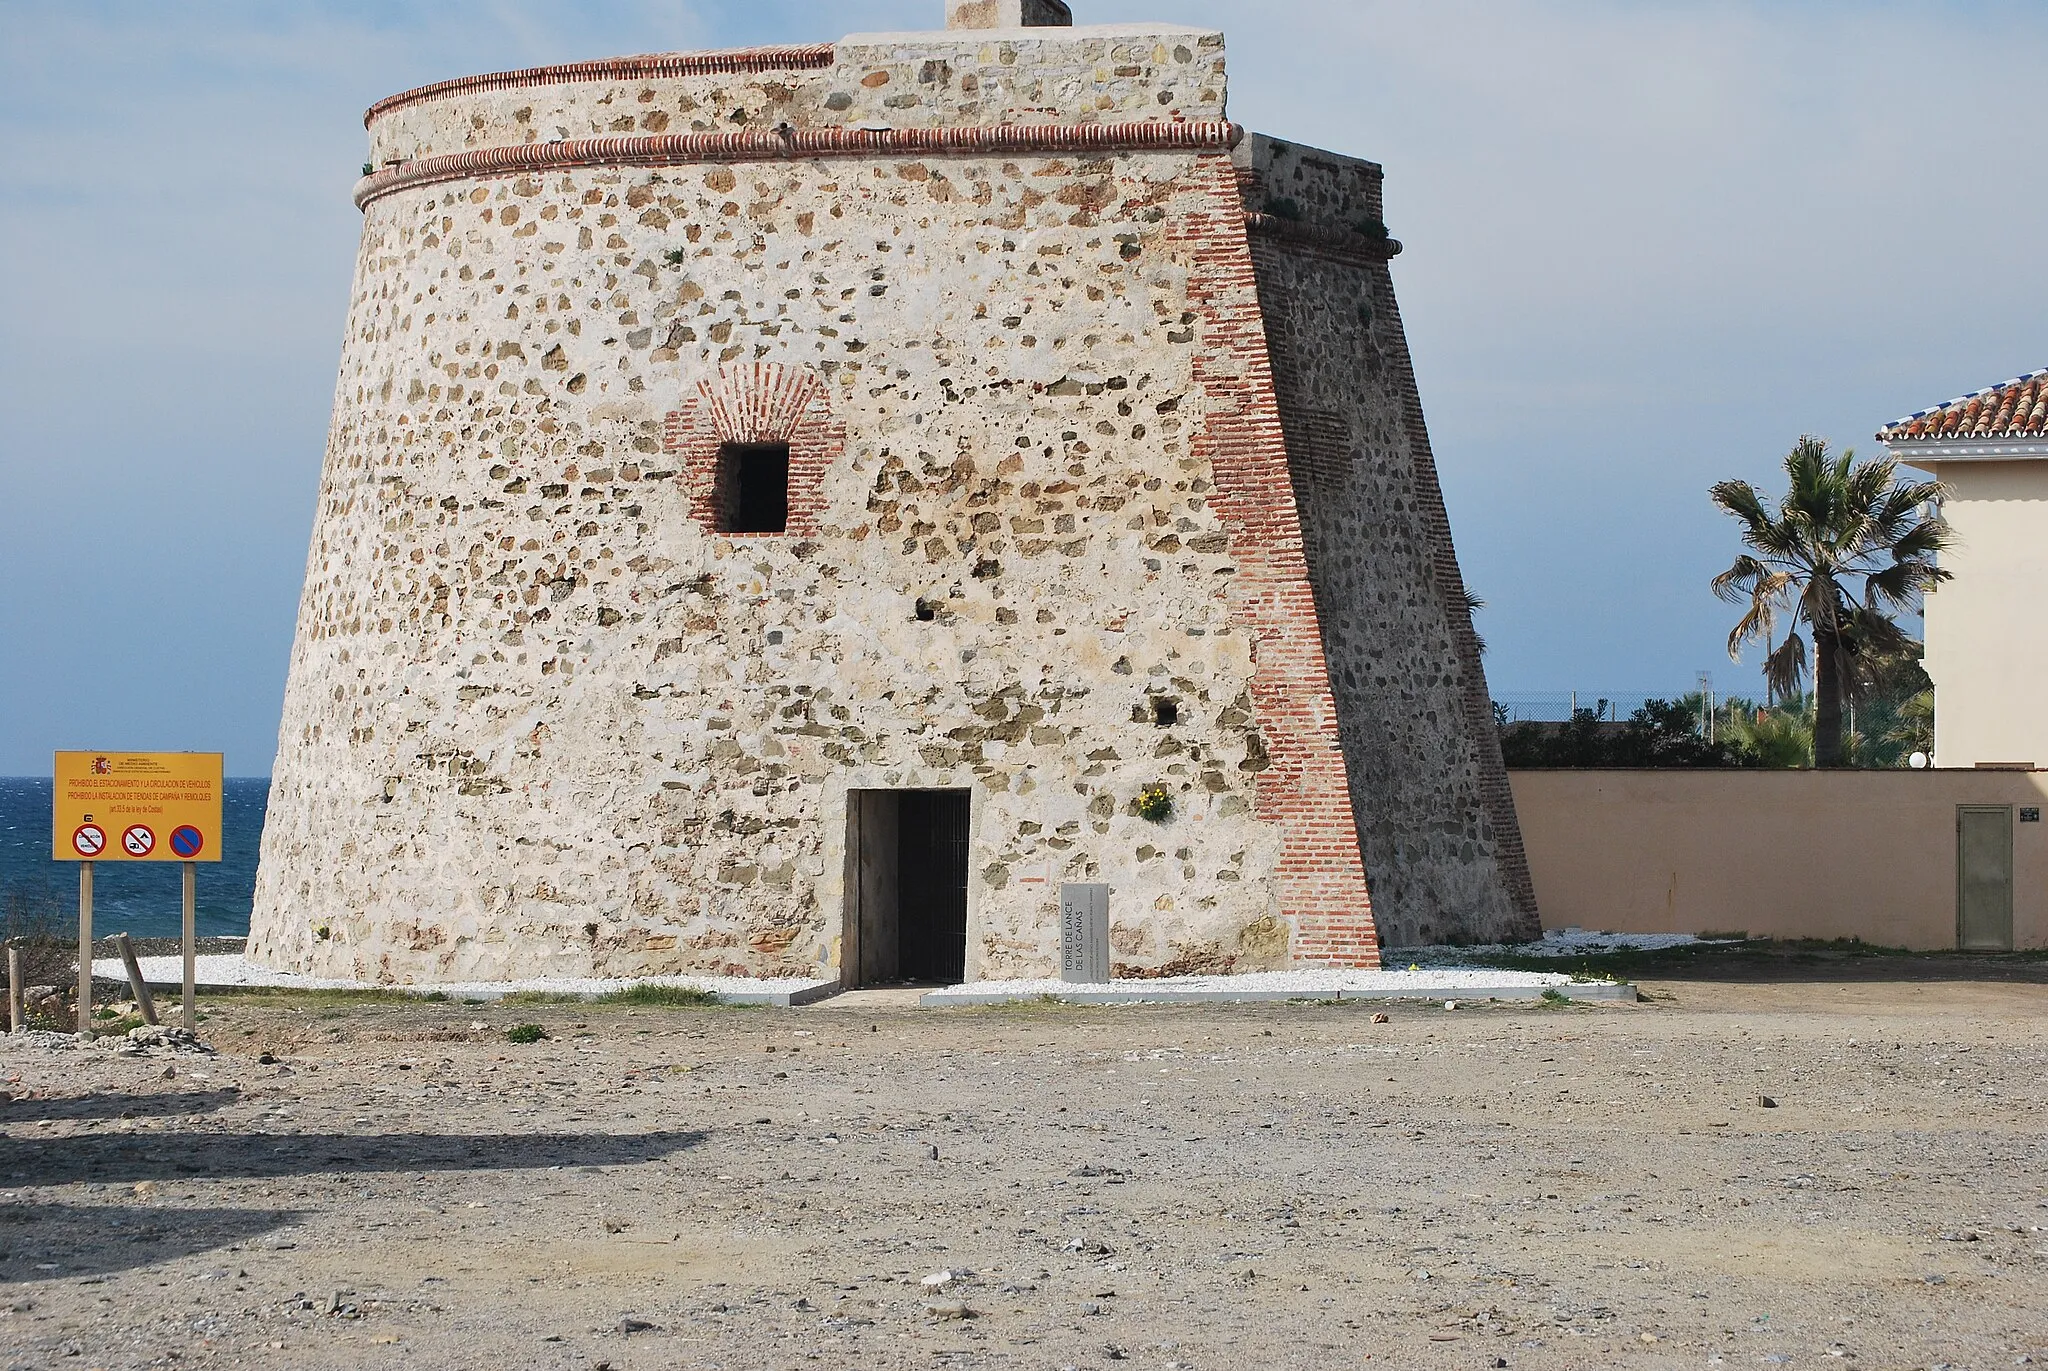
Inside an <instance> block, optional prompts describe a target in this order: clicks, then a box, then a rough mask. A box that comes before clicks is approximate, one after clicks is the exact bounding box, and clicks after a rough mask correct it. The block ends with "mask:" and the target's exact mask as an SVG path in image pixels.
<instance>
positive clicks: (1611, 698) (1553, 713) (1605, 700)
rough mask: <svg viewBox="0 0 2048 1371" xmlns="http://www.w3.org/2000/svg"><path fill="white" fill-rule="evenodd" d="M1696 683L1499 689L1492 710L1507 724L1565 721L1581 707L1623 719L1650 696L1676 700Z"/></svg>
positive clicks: (1601, 715) (1694, 691)
mask: <svg viewBox="0 0 2048 1371" xmlns="http://www.w3.org/2000/svg"><path fill="white" fill-rule="evenodd" d="M1698 691H1699V687H1698V686H1696V685H1685V686H1680V687H1678V688H1676V689H1673V690H1666V691H1661V692H1660V691H1654V690H1653V691H1640V690H1543V691H1519V690H1511V691H1502V692H1499V693H1497V694H1495V695H1494V697H1493V704H1494V712H1495V713H1496V714H1498V715H1504V716H1505V717H1504V718H1503V720H1502V721H1503V722H1505V723H1510V724H1562V723H1569V722H1570V721H1571V720H1573V719H1575V718H1577V717H1578V714H1579V711H1580V710H1584V711H1586V712H1587V713H1588V714H1591V715H1592V716H1593V717H1594V718H1596V719H1604V720H1608V721H1610V722H1614V723H1626V722H1627V721H1628V719H1629V717H1630V716H1631V715H1633V714H1634V713H1635V712H1636V711H1637V710H1639V709H1641V708H1642V707H1643V705H1644V704H1645V703H1646V702H1648V701H1650V700H1677V699H1682V698H1684V697H1685V696H1687V695H1691V694H1697V693H1698Z"/></svg>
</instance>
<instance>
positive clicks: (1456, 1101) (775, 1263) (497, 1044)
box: [0, 963, 2048, 1371]
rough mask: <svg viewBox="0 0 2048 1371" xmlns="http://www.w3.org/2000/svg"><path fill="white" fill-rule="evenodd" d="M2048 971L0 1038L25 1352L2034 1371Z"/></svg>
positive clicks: (16, 1345)
mask: <svg viewBox="0 0 2048 1371" xmlns="http://www.w3.org/2000/svg"><path fill="white" fill-rule="evenodd" d="M2042 971H2043V968H2041V967H2040V966H2039V965H2038V964H2037V965H2036V966H2034V967H2032V968H2028V969H2022V971H2021V972H2020V973H2018V974H2015V975H2009V976H2006V977H2005V978H2004V979H2002V980H1997V979H1994V980H1958V979H1942V976H1943V975H1946V974H1947V973H1945V972H1942V971H1940V970H1939V969H1938V968H1937V969H1936V970H1935V971H1933V972H1927V971H1925V969H1924V968H1922V969H1921V971H1919V972H1916V971H1915V970H1914V969H1913V968H1912V967H1910V966H1907V965H1905V964H1903V963H1902V964H1899V965H1897V966H1894V967H1890V968H1886V969H1883V970H1882V971H1881V973H1880V974H1879V975H1878V976H1876V977H1874V978H1873V977H1871V976H1868V975H1863V974H1859V975H1858V976H1855V977H1842V976H1835V975H1831V974H1828V973H1826V972H1805V971H1799V972H1794V973H1791V974H1788V975H1782V976H1778V977H1775V978H1770V979H1756V978H1751V979H1746V980H1744V981H1741V982H1737V983H1728V982H1721V981H1715V980H1710V979H1698V978H1694V979H1686V980H1674V981H1668V982H1654V981H1653V982H1649V983H1647V984H1646V987H1645V988H1646V989H1647V990H1648V992H1649V993H1650V995H1651V996H1652V998H1651V999H1650V1000H1648V1001H1647V1002H1645V1003H1643V1004H1639V1005H1633V1006H1625V1007H1605V1008H1589V1007H1576V1006H1574V1007H1563V1008H1556V1007H1548V1008H1542V1007H1535V1006H1530V1005H1518V1006H1510V1005H1497V1006H1496V1005H1471V1004H1461V1005H1460V1007H1459V1008H1458V1009H1457V1010H1456V1011H1446V1010H1445V1009H1444V1008H1443V1007H1442V1006H1441V1005H1436V1006H1433V1007H1423V1006H1408V1007H1398V1006H1377V1007H1376V1006H1372V1005H1360V1004H1344V1005H1308V1004H1301V1005H1278V1006H1275V1005H1258V1006H1242V1007H1173V1008H1152V1007H1140V1008H1115V1009H1072V1008H1062V1007H1053V1006H1042V1005H1033V1006H1029V1007H1023V1008H1014V1009H998V1010H953V1011H922V1010H918V1009H915V1008H912V1007H908V1006H906V1005H903V1004H900V1003H895V1004H892V1003H889V1002H888V998H889V997H887V996H886V995H884V996H881V997H869V998H868V999H867V1000H865V1001H854V1000H845V1001H838V1002H831V1003H828V1004H826V1005H823V1006H819V1007H813V1008H809V1009H801V1010H790V1011H776V1010H741V1009H694V1010H693V1009H628V1008H623V1007H602V1008H599V1007H582V1006H530V1005H528V1006H504V1007H499V1006H490V1007H485V1006H478V1005H463V1004H391V1003H381V1002H376V1001H367V1002H365V1001H355V1002H350V1001H341V1000H335V999H319V998H310V997H298V998H293V999H283V998H274V999H256V998H222V999H216V1000H212V1001H210V1002H208V1004H207V1008H208V1010H209V1012H210V1018H209V1019H208V1021H207V1022H206V1023H205V1024H204V1025H203V1032H204V1034H205V1035H206V1037H207V1038H208V1039H209V1040H210V1041H212V1042H213V1043H214V1044H215V1045H216V1046H217V1047H218V1048H219V1049H220V1051H219V1055H218V1056H215V1057H211V1058H205V1057H194V1056H180V1057H175V1058H173V1057H166V1056H162V1055H152V1056H147V1057H137V1058H126V1057H120V1056H116V1055H114V1054H113V1053H112V1052H109V1051H107V1050H106V1049H104V1048H96V1049H89V1050H85V1049H79V1048H76V1047H72V1046H63V1047H48V1046H38V1045H33V1044H30V1043H24V1042H22V1041H19V1040H16V1041H14V1042H11V1043H8V1044H5V1045H0V1077H4V1078H5V1079H4V1086H5V1090H6V1091H7V1092H8V1094H9V1095H10V1096H11V1098H10V1099H9V1100H7V1102H5V1103H4V1104H0V1123H4V1141H0V1185H4V1187H5V1189H4V1190H0V1252H4V1257H0V1281H4V1283H0V1363H4V1365H5V1366H7V1367H36V1368H46V1367H48V1368H56V1367H62V1368H89V1367H106V1368H115V1367H123V1368H125V1367H143V1366H152V1367H155V1366H186V1367H189V1366H250V1367H258V1366H260V1367H282V1368H300V1367H337V1368H339V1367H349V1368H359V1367H360V1368H382V1367H430V1368H524V1367H541V1368H580V1369H581V1371H594V1369H595V1368H605V1367H609V1368H611V1371H628V1369H629V1368H631V1369H633V1371H639V1369H640V1368H671V1367H690V1368H697V1367H707V1368H708V1367H726V1368H735V1369H737V1368H798V1367H812V1366H823V1367H920V1368H922V1367H1017V1368H1040V1367H1045V1368H1059V1367H1077V1368H1080V1367H1091V1368H1106V1367H1109V1366H1111V1365H1113V1364H1116V1363H1123V1364H1127V1365H1131V1366H1136V1367H1149V1368H1202V1369H1203V1371H1208V1369H1209V1368H1218V1369H1220V1368H1231V1367H1262V1368H1292V1367H1317V1368H1324V1367H1366V1366H1379V1365H1385V1366H1393V1367H1403V1368H1408V1367H1424V1368H1431V1367H1460V1368H1463V1367H1471V1368H1478V1367H1502V1366H1507V1367H1516V1368H1546V1367H1556V1368H1582V1367H1595V1366H1597V1367H1607V1366H1617V1365H1627V1366H1641V1367H1662V1366H1688V1367H1698V1366H1702V1365H1711V1364H1725V1365H1729V1366H1738V1365H1740V1366H1794V1367H1797V1366H1837V1365H1843V1364H1847V1365H1851V1366H1862V1367H1867V1368H1876V1367H1933V1366H1944V1365H1946V1366H1950V1367H1957V1368H1961V1367H1993V1366H2011V1365H2014V1364H2016V1363H2025V1362H2026V1361H2027V1360H2028V1359H2029V1358H2032V1359H2033V1360H2034V1361H2035V1362H2037V1363H2042V1364H2048V1232H2044V1229H2048V1175H2044V1170H2043V1164H2044V1161H2048V1149H2044V1133H2043V1129H2044V1116H2043V1095H2044V1090H2048V1017H2044V1011H2048V986H2044V985H2042V984H2040V983H2038V982H2039V981H2040V980H2041V979H2042V974H2041V973H2042ZM1376 1008H1377V1009H1384V1010H1385V1012H1386V1013H1387V1014H1388V1015H1389V1022H1386V1023H1375V1022H1373V1016H1374V1013H1375V1010H1376ZM529 1022H530V1023H538V1024H540V1025H542V1026H543V1027H544V1028H545V1030H546V1032H547V1033H548V1035H549V1036H548V1038H547V1039H546V1040H545V1041H541V1042H537V1043H533V1044H529V1045H517V1044H514V1043H512V1042H509V1041H508V1040H507V1037H506V1030H507V1029H508V1028H510V1027H512V1026H514V1025H517V1024H520V1023H529ZM262 1054H269V1056H267V1057H266V1056H264V1055H262ZM272 1058H274V1059H275V1060H272ZM1767 1097H1768V1098H1769V1099H1770V1100H1771V1101H1773V1102H1774V1105H1773V1106H1767V1105H1766V1104H1764V1103H1763V1101H1764V1100H1765V1099H1766V1098H1767ZM942 1272H951V1273H952V1276H951V1279H949V1280H945V1281H938V1282H934V1283H933V1285H932V1286H931V1287H930V1288H928V1287H927V1286H926V1285H925V1284H924V1278H926V1277H931V1276H937V1275H938V1274H939V1273H942Z"/></svg>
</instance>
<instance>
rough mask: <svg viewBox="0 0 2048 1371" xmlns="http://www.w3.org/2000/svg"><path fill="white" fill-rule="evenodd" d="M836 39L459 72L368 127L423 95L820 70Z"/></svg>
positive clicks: (386, 107) (375, 111) (411, 95)
mask: <svg viewBox="0 0 2048 1371" xmlns="http://www.w3.org/2000/svg"><path fill="white" fill-rule="evenodd" d="M832 56H833V48H832V45H831V44H830V43H816V44H810V45H807V46H804V47H773V48H732V49H729V50H727V51H723V52H662V53H654V54H651V55H649V56H646V57H607V58H604V59H603V60H601V61H596V62H570V63H566V64H564V65H561V66H553V67H523V68H521V69H520V70H518V71H494V72H490V73H488V74H486V75H483V76H459V77H457V78H455V79H454V80H452V81H436V82H434V83H433V84H432V85H426V86H417V87H415V88H414V89H412V90H407V91H400V92H399V93H398V94H396V95H391V96H386V97H385V98H384V99H382V100H379V101H378V102H377V103H376V104H374V105H372V106H370V108H369V109H368V110H366V111H364V113H363V127H364V128H368V127H369V126H370V125H371V124H373V123H375V122H376V121H377V120H378V119H380V118H382V117H383V116H384V115H387V114H389V113H391V111H393V110H395V109H403V108H404V107H405V106H407V105H416V104H418V103H420V101H422V100H438V99H440V98H442V97H443V96H449V95H472V94H475V93H477V92H479V91H494V90H526V89H529V88H531V87H534V86H564V85H569V84H571V83H573V82H578V81H653V80H662V79H672V78H674V77H678V76H721V75H727V74H731V75H748V74H751V73H754V72H765V71H816V70H818V69H819V68H821V67H829V66H831V65H832Z"/></svg>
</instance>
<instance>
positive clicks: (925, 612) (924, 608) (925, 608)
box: [917, 600, 939, 624]
mask: <svg viewBox="0 0 2048 1371" xmlns="http://www.w3.org/2000/svg"><path fill="white" fill-rule="evenodd" d="M938 617H939V611H938V607H937V606H935V605H934V604H932V602H931V601H930V600H919V601H918V602H917V621H918V622H919V623H921V624H928V623H930V622H931V621H932V620H934V619H936V618H938Z"/></svg>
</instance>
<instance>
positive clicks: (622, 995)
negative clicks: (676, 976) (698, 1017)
mask: <svg viewBox="0 0 2048 1371" xmlns="http://www.w3.org/2000/svg"><path fill="white" fill-rule="evenodd" d="M593 1003H596V1004H630V1005H642V1006H646V1007H649V1008H655V1009H705V1008H708V1007H710V1006H712V1005H717V1004H722V1003H724V1001H722V1000H720V999H719V998H718V996H716V995H714V994H712V993H711V992H710V991H708V990H699V989H698V988H697V987H696V986H693V985H629V986H627V987H626V988H625V989H624V990H614V991H613V992H612V993H611V994H609V995H600V996H598V997H597V999H596V1000H595V1001H594V1002H593Z"/></svg>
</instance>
